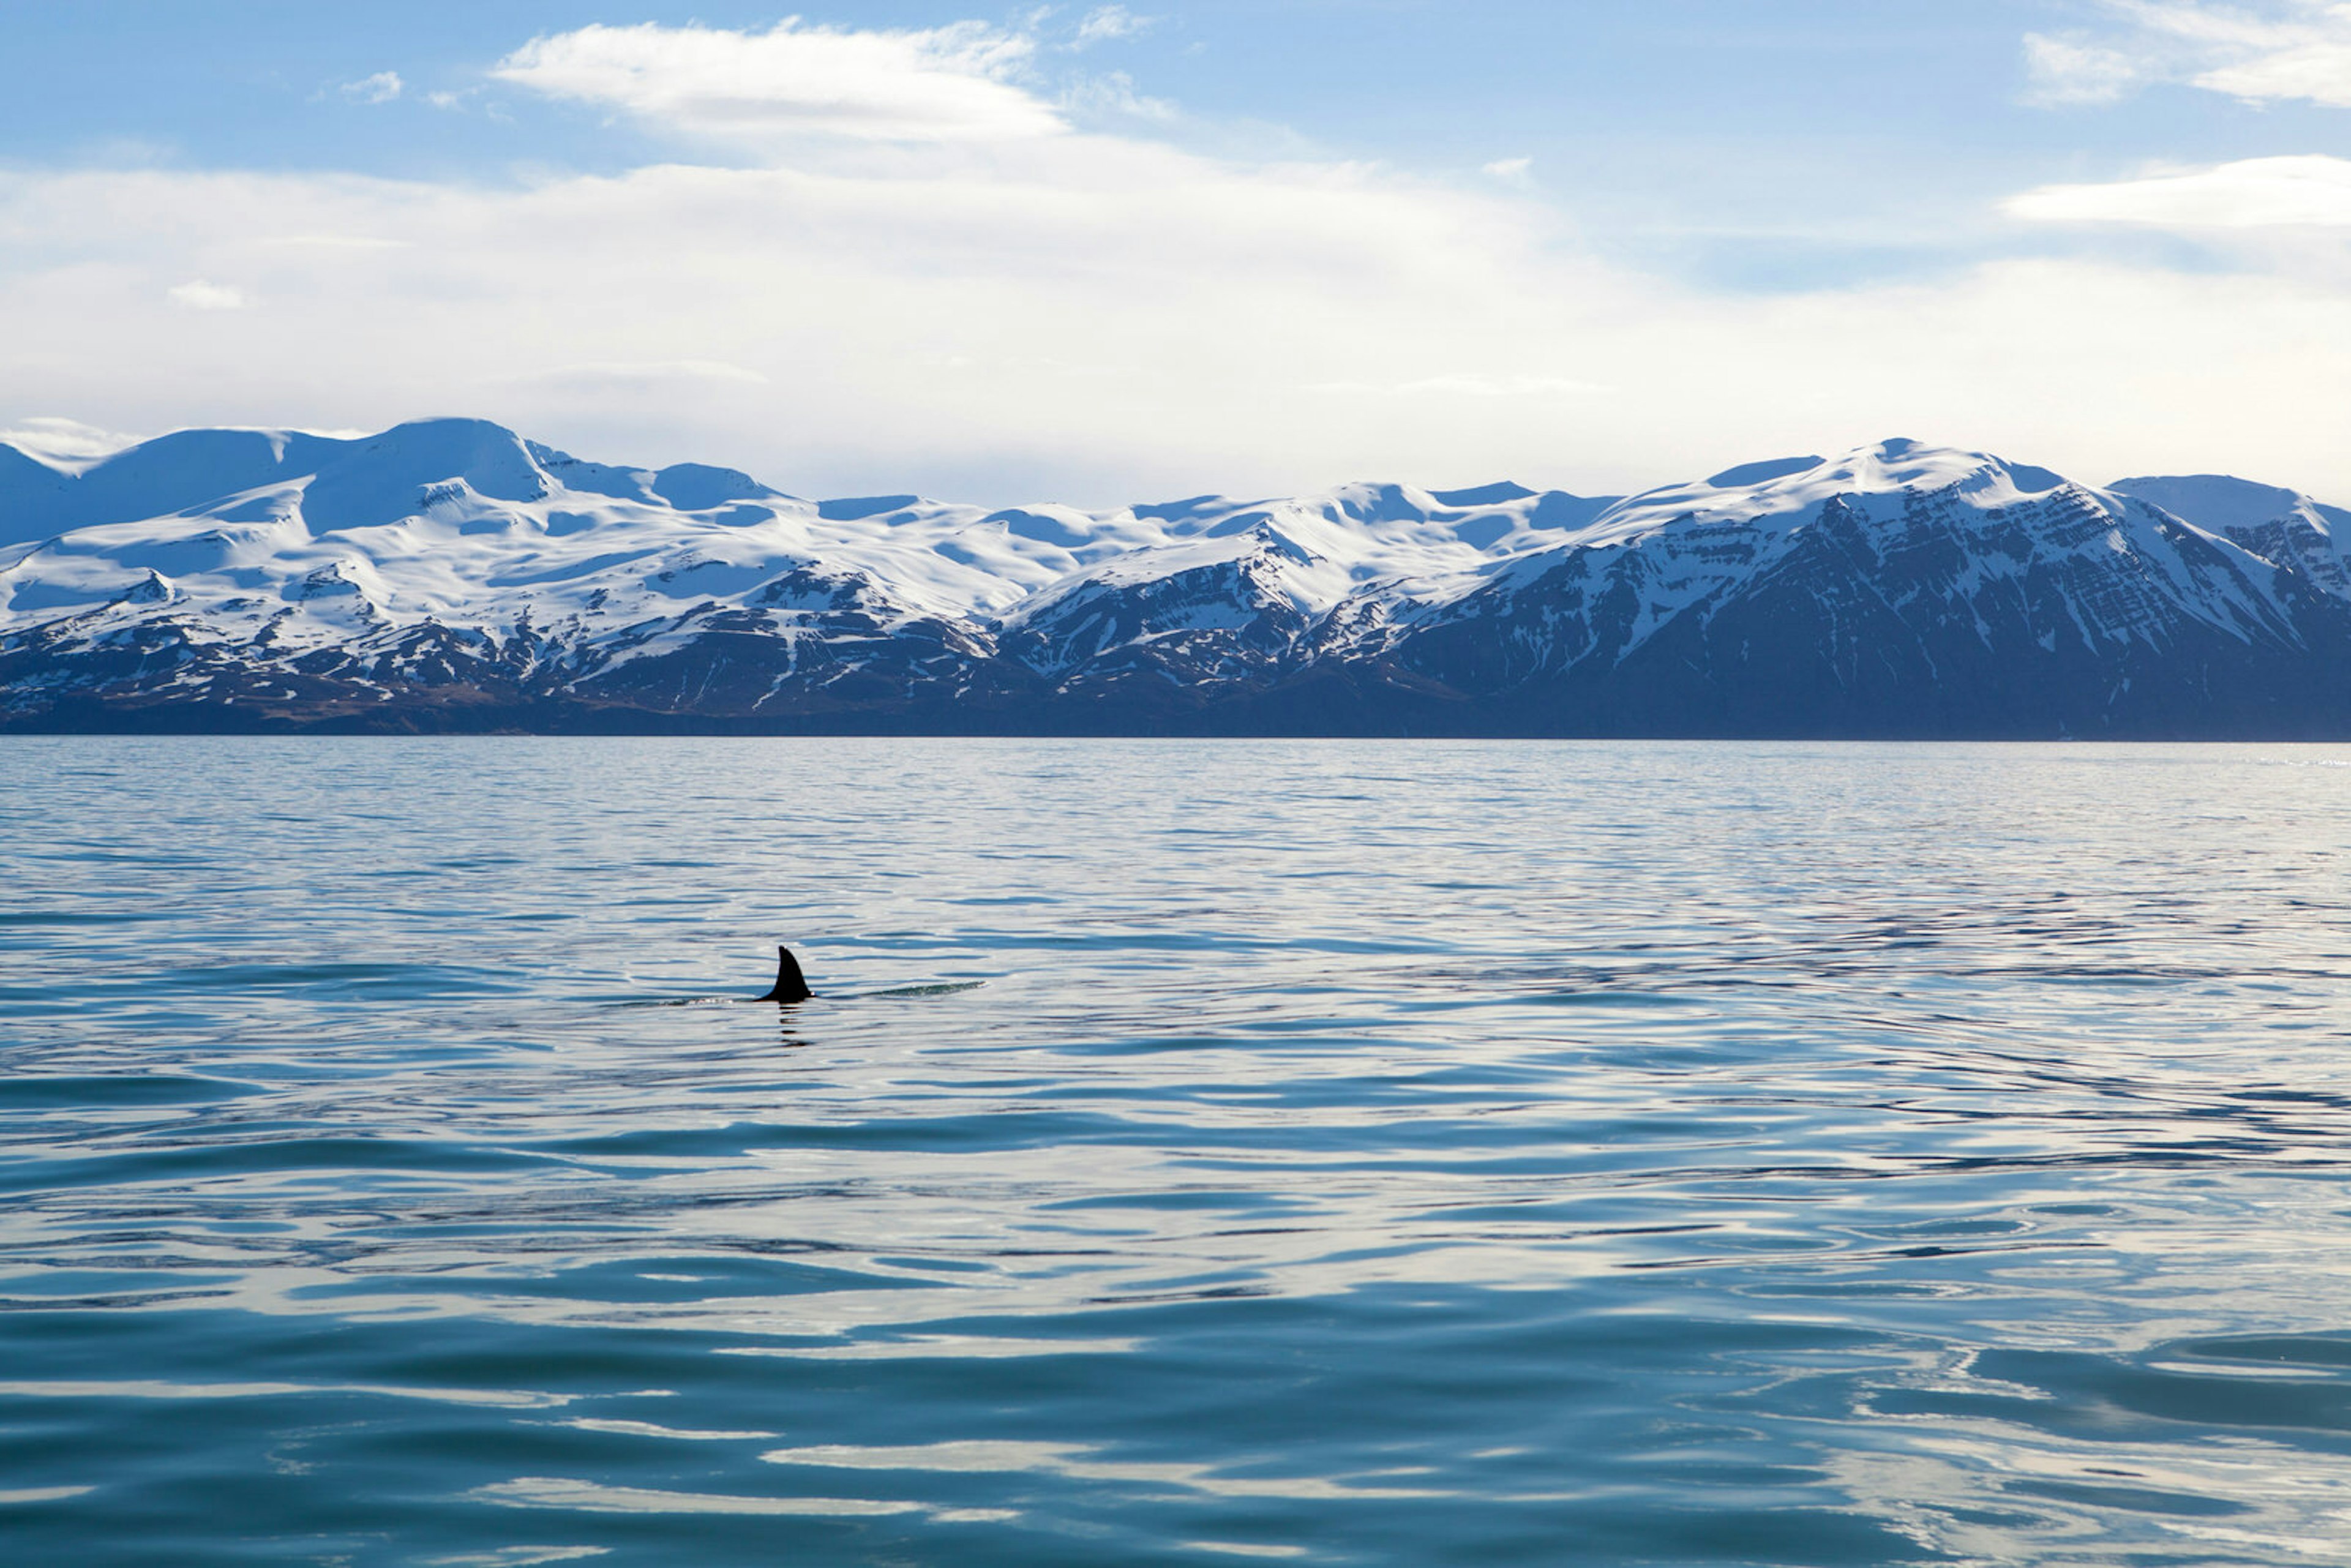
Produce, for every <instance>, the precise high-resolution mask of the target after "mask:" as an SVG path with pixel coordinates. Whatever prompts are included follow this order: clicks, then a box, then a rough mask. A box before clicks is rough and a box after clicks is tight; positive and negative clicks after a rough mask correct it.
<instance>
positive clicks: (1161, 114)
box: [1061, 71, 1177, 124]
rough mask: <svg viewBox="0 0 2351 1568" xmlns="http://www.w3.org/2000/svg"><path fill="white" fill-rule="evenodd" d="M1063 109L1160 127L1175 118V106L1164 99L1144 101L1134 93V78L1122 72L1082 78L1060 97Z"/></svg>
mask: <svg viewBox="0 0 2351 1568" xmlns="http://www.w3.org/2000/svg"><path fill="white" fill-rule="evenodd" d="M1061 102H1062V105H1063V106H1064V107H1065V108H1068V109H1071V110H1076V111H1077V112H1079V113H1081V114H1086V115H1094V116H1102V115H1111V116H1123V117H1125V118H1127V119H1131V120H1155V121H1157V122H1159V123H1161V124H1166V123H1169V122H1172V121H1173V120H1175V119H1176V118H1177V115H1176V110H1175V105H1174V104H1172V103H1170V102H1168V101H1167V100H1166V99H1164V98H1145V97H1144V96H1143V95H1142V94H1140V93H1138V92H1136V91H1135V90H1134V78H1133V77H1131V76H1129V75H1127V74H1126V73H1125V72H1124V71H1111V72H1108V73H1106V74H1104V75H1102V76H1098V77H1085V78H1080V79H1079V80H1078V81H1076V82H1073V83H1072V84H1071V86H1070V88H1069V89H1068V90H1067V91H1066V92H1064V93H1063V94H1062V95H1061Z"/></svg>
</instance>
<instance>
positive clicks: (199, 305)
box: [163, 277, 247, 310]
mask: <svg viewBox="0 0 2351 1568" xmlns="http://www.w3.org/2000/svg"><path fill="white" fill-rule="evenodd" d="M163 298H166V299H169V300H170V301H171V302H172V304H174V305H184V306H186V307H187V308H189V309H191V310H242V309H244V308H246V304H247V301H246V297H245V291H244V290H243V289H241V288H234V287H230V286H229V285H227V284H225V283H207V282H205V281H204V279H203V278H201V277H197V278H192V279H190V280H189V281H188V282H186V283H183V284H179V285H176V286H175V287H171V288H166V289H165V290H163Z"/></svg>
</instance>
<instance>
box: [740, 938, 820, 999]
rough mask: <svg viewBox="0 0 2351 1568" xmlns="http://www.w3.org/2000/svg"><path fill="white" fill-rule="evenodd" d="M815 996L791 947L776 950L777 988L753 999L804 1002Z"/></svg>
mask: <svg viewBox="0 0 2351 1568" xmlns="http://www.w3.org/2000/svg"><path fill="white" fill-rule="evenodd" d="M814 995H816V993H815V992H814V991H811V990H810V989H809V988H808V980H807V978H806V977H803V976H802V975H801V974H800V961H799V959H798V958H795V957H793V956H792V950H791V949H790V948H789V947H778V948H777V949H776V988H775V989H774V990H772V991H769V992H768V994H767V995H766V996H764V997H754V998H751V999H752V1000H754V1001H759V1002H777V1003H789V1002H804V1001H807V1000H808V999H809V998H810V997H813V996H814Z"/></svg>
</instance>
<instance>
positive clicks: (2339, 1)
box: [2024, 0, 2351, 108]
mask: <svg viewBox="0 0 2351 1568" xmlns="http://www.w3.org/2000/svg"><path fill="white" fill-rule="evenodd" d="M2101 3H2102V6H2103V9H2104V10H2105V12H2106V13H2107V14H2108V15H2109V16H2112V17H2113V18H2114V25H2113V26H2111V27H2110V28H2109V29H2107V30H2106V31H2105V32H2103V33H2095V34H2093V33H2080V34H2074V35H2069V36H2064V37H2058V36H2053V35H2048V34H2040V33H2034V34H2029V35H2027V36H2026V38H2025V41H2024V48H2025V65H2026V70H2027V74H2028V77H2029V79H2030V86H2029V88H2028V91H2027V97H2028V99H2029V100H2031V101H2034V102H2038V103H2042V104H2044V105H2051V106H2055V105H2064V104H2108V103H2114V102H2116V101H2119V100H2120V99H2123V98H2125V97H2126V96H2128V95H2129V94H2130V93H2132V92H2134V91H2137V90H2138V89H2141V88H2143V87H2147V86H2152V85H2155V84H2158V83H2173V84H2185V85H2187V86H2190V87H2196V88H2200V89H2204V90H2206V91H2210V92H2217V93H2224V94H2227V95H2228V96H2230V97H2231V98H2236V99H2242V100H2244V101H2246V102H2250V103H2271V102H2286V101H2302V102H2308V103H2319V104H2328V105H2333V106H2335V107H2338V108H2340V107H2351V4H2345V3H2344V0H2252V3H2248V4H2241V5H2216V4H2211V3H2210V0H2101Z"/></svg>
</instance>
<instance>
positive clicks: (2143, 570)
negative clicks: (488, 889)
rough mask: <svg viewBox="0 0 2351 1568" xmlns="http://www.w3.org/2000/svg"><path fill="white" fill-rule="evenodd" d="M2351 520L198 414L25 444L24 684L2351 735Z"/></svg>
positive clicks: (35, 713)
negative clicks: (879, 492)
mask: <svg viewBox="0 0 2351 1568" xmlns="http://www.w3.org/2000/svg"><path fill="white" fill-rule="evenodd" d="M2346 549H2351V513H2346V512H2345V511H2343V510H2340V509H2338V508H2335V507H2327V506H2323V505H2320V504H2319V503H2317V502H2315V501H2314V500H2312V499H2311V498H2310V497H2305V496H2301V495H2298V494H2295V493H2294V492H2291V491H2286V490H2279V489H2274V488H2272V487H2269V486H2261V485H2256V484H2252V483H2250V482H2247V481H2244V480H2239V479H2231V478H2221V477H2213V476H2203V477H2189V478H2143V479H2129V480H2123V481H2120V482H2117V483H2116V484H2112V485H2107V486H2103V487H2099V486H2088V485H2084V484H2079V483H2075V482H2074V481H2071V480H2068V479H2065V478H2063V477H2061V476H2058V475H2056V474H2053V473H2051V472H2049V471H2047V470H2045V469H2041V468H2034V467H2031V466H2027V465H2021V464H2012V463H2008V462H2004V461H2002V460H2001V459H2000V458H1997V457H1992V456H1989V455H1984V454H1981V453H1974V452H1963V451H1956V450H1951V449H1948V448H1938V447H1928V446H1924V445H1920V444H1917V443H1914V442H1909V441H1889V442H1886V443H1883V444H1879V445H1876V446H1873V447H1866V448H1863V449H1861V450H1858V451H1855V452H1851V453H1847V454H1845V455H1843V456H1840V457H1834V458H1827V459H1823V458H1819V457H1802V458H1791V459H1786V460H1783V461H1778V462H1769V463H1758V464H1750V465H1745V466H1743V467H1739V468H1733V469H1730V470H1728V471H1726V472H1723V473H1720V474H1717V475H1715V476H1713V477H1712V478H1710V479H1707V480H1703V481H1698V482H1695V483H1690V484H1685V485H1677V486H1668V487H1667V488H1664V489H1659V490H1652V491H1649V492H1646V493H1645V494H1642V495H1638V496H1631V497H1580V496H1573V495H1569V494H1566V493H1564V492H1560V491H1551V492H1544V493H1537V492H1533V491H1530V490H1527V489H1524V488H1522V487H1520V486H1516V485H1510V484H1500V485H1493V486H1486V487H1484V488H1482V489H1477V490H1460V491H1434V492H1432V491H1424V490H1416V489H1414V488H1411V487H1409V486H1397V485H1353V486H1345V487H1343V488H1340V489H1337V490H1333V491H1330V492H1328V493H1325V494H1321V495H1313V496H1304V497H1291V498H1286V499H1280V500H1266V501H1249V502H1243V501H1236V500H1233V499H1231V498H1229V497H1221V496H1204V497H1194V498H1192V499H1189V500H1184V501H1177V502H1174V503H1170V504H1165V505H1158V506H1136V507H1127V508H1124V509H1122V510H1119V511H1115V512H1087V511H1081V510H1078V509H1075V508H1072V507H1050V506H1040V507H1029V508H1023V509H1014V510H1005V511H987V510H986V509H984V508H981V507H968V506H956V505H952V504H947V503H943V502H936V501H930V500H925V499H921V498H918V497H912V496H889V497H865V498H861V499H841V500H827V501H809V500H803V499H800V498H799V497H793V496H789V495H786V494H784V493H782V492H779V491H777V490H773V489H770V488H768V486H765V485H762V484H760V483H759V482H758V481H757V480H755V479H753V478H751V477H750V476H747V475H745V474H740V473H737V472H735V471H733V470H730V469H723V468H713V467H705V466H701V465H682V466H677V467H671V468H664V469H659V470H647V469H637V468H626V467H614V466H607V465H601V464H596V463H590V462H584V461H581V460H580V459H578V458H574V457H571V456H569V455H566V454H563V453H560V452H557V451H555V450H553V449H551V448H549V447H547V446H544V445H541V444H538V443H535V442H530V441H527V440H524V439H523V438H521V437H520V436H517V434H514V433H513V432H511V431H508V430H506V429H503V428H501V427H499V426H497V425H494V424H488V423H481V422H478V421H468V420H436V421H428V422H423V423H413V424H405V425H401V426H399V427H397V428H395V429H392V430H389V431H386V432H384V433H383V434H380V435H373V436H367V437H361V438H358V439H340V438H332V437H327V436H319V435H311V434H299V433H295V432H285V431H249V430H198V431H184V432H182V433H180V434H174V435H168V436H163V437H162V438H159V439H157V440H154V441H150V442H146V443H143V444H140V445H137V446H133V447H131V448H129V449H127V450H125V451H122V452H120V453H117V454H115V455H111V456H109V457H106V458H104V459H102V460H99V461H95V462H88V463H79V464H66V463H62V462H58V461H56V460H48V459H43V458H40V457H37V456H35V455H29V454H26V453H25V452H21V451H19V450H17V449H16V448H14V447H10V446H6V445H0V725H5V727H13V728H18V729H71V728H89V727H104V728H123V727H130V728H175V729H186V728H194V729H223V728H225V729H272V728H279V727H319V728H329V729H388V730H409V729H496V728H517V729H590V730H599V729H601V730H631V729H654V730H666V729H680V730H713V731H782V732H789V731H827V730H831V731H866V730H891V731H909V730H939V731H958V732H1082V733H1137V734H1148V733H1218V732H1222V733H1297V734H1462V735H1477V734H1496V735H1501V734H1523V735H1659V736H1672V735H1790V736H1856V737H1860V736H2013V737H2056V736H2076V737H2095V736H2131V737H2158V736H2180V737H2230V736H2242V737H2268V738H2286V737H2326V738H2351V560H2346Z"/></svg>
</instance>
